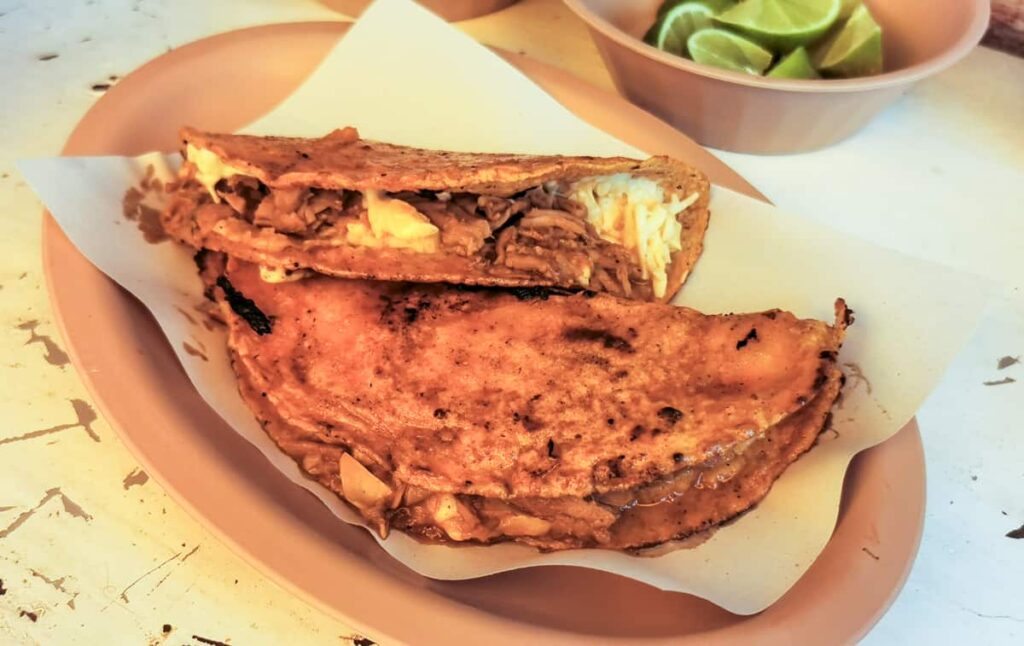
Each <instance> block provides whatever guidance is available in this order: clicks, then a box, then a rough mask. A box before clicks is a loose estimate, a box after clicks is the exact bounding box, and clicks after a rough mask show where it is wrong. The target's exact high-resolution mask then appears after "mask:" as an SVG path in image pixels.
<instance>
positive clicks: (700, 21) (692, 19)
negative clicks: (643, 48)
mask: <svg viewBox="0 0 1024 646" xmlns="http://www.w3.org/2000/svg"><path fill="white" fill-rule="evenodd" d="M713 15H714V12H713V11H712V10H711V8H710V7H708V6H707V5H706V4H704V3H703V2H694V1H691V2H682V3H679V4H677V5H675V6H674V7H672V8H670V9H669V10H668V11H666V12H665V14H664V15H663V16H661V18H659V19H658V21H657V22H656V23H654V25H653V26H652V27H651V29H650V30H649V31H648V32H647V35H646V36H644V41H645V42H647V44H649V45H654V46H655V47H657V48H658V49H660V50H661V51H663V52H668V53H670V54H676V55H677V56H686V41H687V39H689V38H690V35H691V34H693V33H694V32H695V31H698V30H700V29H704V28H706V27H710V26H711V17H712V16H713Z"/></svg>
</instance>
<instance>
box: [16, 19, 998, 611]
mask: <svg viewBox="0 0 1024 646" xmlns="http://www.w3.org/2000/svg"><path fill="white" fill-rule="evenodd" d="M339 88H344V92H339ZM182 125H186V124H182ZM188 125H196V126H200V127H201V126H202V124H188ZM345 125H354V126H357V127H358V128H359V131H360V133H361V134H362V136H364V137H367V138H373V139H380V140H385V141H391V142H395V143H401V144H407V145H413V146H422V147H430V148H442V149H451V150H466V151H493V152H500V151H506V152H523V153H553V154H596V155H619V154H624V155H630V156H643V155H644V153H643V152H642V151H638V150H636V149H634V148H632V147H630V146H628V145H626V144H624V143H623V142H621V141H618V140H616V139H615V138H613V137H611V136H609V135H607V134H606V133H604V132H601V131H599V130H597V129H595V128H593V127H592V126H590V125H588V124H586V123H584V122H583V121H581V120H579V119H578V118H577V117H575V116H574V115H573V114H571V113H570V112H568V111H567V110H566V109H565V108H563V107H562V106H561V105H560V104H559V103H557V102H556V101H555V100H554V99H552V98H551V97H550V96H548V95H547V94H546V93H544V92H543V91H542V90H541V89H540V88H538V87H537V86H536V85H534V84H533V83H532V82H531V81H530V80H529V79H527V78H526V77H525V76H523V75H522V74H521V73H520V72H519V71H518V70H516V69H514V68H513V67H511V66H510V65H508V64H507V63H505V62H504V61H503V60H501V59H500V58H499V57H498V56H496V55H495V54H493V53H492V52H490V51H489V50H488V49H486V48H485V47H482V46H480V45H478V44H477V43H475V42H474V41H472V40H471V39H470V38H469V37H467V36H465V35H464V34H462V33H461V32H459V31H458V30H456V29H454V28H453V27H451V26H449V25H447V24H445V23H444V22H443V21H441V20H439V19H437V18H436V17H434V16H433V15H432V14H430V13H428V12H427V11H425V10H423V9H422V8H420V7H419V6H418V5H416V4H415V3H412V2H410V1H409V0H379V1H378V2H376V3H375V4H374V5H373V6H372V7H371V8H370V9H368V10H367V11H366V12H365V13H364V14H363V16H362V18H361V19H360V21H359V22H358V23H357V24H356V26H355V27H353V28H352V29H351V31H349V33H348V34H347V35H346V36H345V37H344V38H343V39H342V40H341V41H340V43H339V44H338V45H337V46H336V47H335V49H334V50H333V51H332V52H331V53H330V54H329V55H328V56H327V58H326V59H325V60H324V61H323V63H322V64H321V66H320V67H319V68H318V69H317V71H316V72H315V73H314V74H313V75H312V76H311V77H310V78H309V79H308V80H307V81H306V82H305V84H304V85H303V86H302V87H300V88H299V89H298V90H297V91H296V92H295V93H294V94H293V95H292V96H291V97H289V98H288V99H287V100H286V101H285V102H284V103H282V104H281V105H280V106H278V107H277V108H276V109H275V110H274V111H273V112H272V113H271V114H269V115H266V116H265V117H263V118H261V119H260V120H258V121H257V122H256V123H253V124H251V125H250V126H248V127H247V128H246V129H245V132H250V133H259V134H281V135H299V136H320V135H322V134H325V133H326V132H329V131H330V130H332V129H334V128H335V127H339V126H345ZM176 157H177V156H176V155H173V156H172V155H162V154H159V153H153V154H150V155H144V156H142V157H139V158H134V159H131V158H123V157H79V158H69V157H63V158H51V159H37V160H26V161H22V162H20V163H19V166H20V168H21V170H22V172H23V174H24V175H25V177H26V179H27V180H28V182H29V183H30V184H31V186H32V187H33V188H34V189H35V191H36V193H37V194H38V195H39V196H40V198H41V199H42V200H43V202H44V203H45V204H46V206H47V208H48V209H49V210H50V212H51V213H52V214H53V216H54V218H56V220H57V221H58V222H59V224H60V226H61V227H62V228H63V230H64V232H65V233H66V234H67V235H68V237H69V238H70V239H71V240H72V242H74V244H75V245H76V246H77V247H78V249H79V250H80V251H81V252H82V253H83V254H85V256H86V257H88V258H89V260H90V261H92V262H93V264H95V265H96V266H97V267H98V268H100V269H101V270H102V271H103V272H104V273H106V274H107V275H108V276H110V277H111V278H112V279H113V280H115V281H117V282H118V283H120V284H121V285H122V286H123V287H125V288H126V289H128V290H129V291H131V292H132V293H133V294H134V295H135V296H136V297H137V298H138V299H139V300H141V301H142V302H143V303H144V304H145V305H146V306H147V307H148V308H149V309H150V310H151V311H152V312H153V314H154V315H155V317H156V319H157V321H158V322H159V324H160V326H161V328H162V329H163V331H164V332H165V334H166V335H167V338H168V339H169V340H170V342H171V345H172V346H173V348H174V350H175V351H176V353H177V355H178V358H179V359H180V360H181V363H182V365H183V366H184V367H185V370H186V372H187V373H188V376H189V378H190V379H191V380H192V382H193V383H194V384H195V386H196V388H197V389H198V391H199V392H200V394H201V395H202V396H203V398H204V399H205V400H206V401H207V402H208V403H209V404H210V405H211V406H212V407H213V408H214V409H215V410H216V411H217V412H218V413H219V414H220V415H221V416H222V417H223V418H224V419H225V420H226V421H227V422H228V423H229V424H230V425H231V426H232V427H233V428H234V429H235V430H236V431H237V432H239V433H240V434H242V435H243V436H244V437H245V438H246V439H247V440H249V441H250V442H252V443H253V444H254V445H256V446H257V447H258V448H259V449H260V450H261V451H262V452H263V453H264V455H266V457H267V459H268V460H270V461H271V462H272V463H273V464H274V465H275V466H276V467H277V468H278V469H280V471H281V472H282V473H284V474H285V475H286V476H287V477H288V478H290V479H291V480H292V481H294V482H295V483H296V484H298V485H300V486H302V487H305V488H307V489H309V490H310V491H312V492H313V493H314V494H315V495H317V496H318V497H319V498H320V499H321V500H322V501H323V502H324V504H325V505H327V506H328V507H329V508H330V509H331V510H332V511H333V512H334V513H335V514H336V515H337V516H338V517H339V518H341V519H343V520H344V521H346V522H349V523H353V524H362V523H361V522H360V519H359V518H358V516H356V514H354V513H353V512H352V511H351V510H350V509H349V508H348V507H346V506H345V504H344V503H342V502H340V501H339V500H338V498H337V497H336V496H335V495H334V494H333V493H331V492H330V491H328V490H326V489H324V488H323V487H320V486H319V485H317V484H315V483H313V482H311V481H310V480H308V479H306V478H305V477H304V476H303V475H302V473H301V472H300V471H299V469H298V467H297V466H296V465H295V463H294V462H292V460H291V459H290V458H288V457H286V456H284V455H283V454H282V453H280V452H279V451H278V450H277V448H276V446H275V445H274V444H273V443H272V442H271V441H270V439H269V438H268V437H267V436H266V435H264V433H263V432H262V430H261V429H260V428H259V426H258V425H257V424H256V422H255V420H254V419H253V416H252V414H251V413H250V412H249V410H248V408H246V406H245V405H244V403H243V402H242V400H241V398H240V397H239V396H238V393H237V391H236V389H235V377H234V374H233V373H232V371H231V368H230V366H229V365H228V361H227V355H226V351H225V349H224V344H225V339H224V334H223V332H222V331H221V330H219V329H214V330H209V329H206V328H205V327H203V326H202V325H199V324H198V323H197V322H196V321H195V320H190V317H189V316H186V315H185V314H183V313H188V312H193V307H194V306H195V305H196V304H197V303H199V302H200V301H201V298H202V297H201V291H202V289H201V286H200V283H199V280H198V278H197V277H196V275H195V267H194V265H193V263H192V261H191V252H190V251H188V250H186V249H184V248H181V247H179V246H177V245H174V244H171V243H162V244H158V245H152V244H148V243H146V242H145V241H144V240H143V238H142V235H141V233H140V232H139V230H138V229H137V228H136V227H135V226H134V224H133V223H131V222H129V221H127V220H125V219H124V217H123V216H122V213H121V211H122V205H121V200H122V197H123V195H124V193H125V191H126V190H127V188H128V187H130V186H132V185H135V184H137V183H138V181H139V180H140V179H141V178H142V176H143V174H144V169H145V168H146V166H147V165H149V164H153V165H154V166H155V167H156V168H157V176H158V177H161V178H164V179H169V178H170V177H172V175H173V168H174V167H175V166H176V164H177V161H176ZM765 163H771V160H770V159H766V160H765ZM808 190H814V187H808ZM870 191H871V187H870V186H865V187H864V208H865V209H870V208H871V199H872V198H871V193H870ZM711 208H712V220H711V226H710V229H709V231H708V235H707V240H706V250H705V252H704V255H703V257H702V258H701V259H700V261H699V262H698V264H697V267H696V270H695V271H694V273H693V275H692V277H691V278H690V280H689V282H688V283H687V284H686V286H685V287H684V289H683V292H682V295H681V297H680V298H679V299H678V302H679V303H681V304H686V305H688V306H691V307H695V308H697V309H700V310H702V311H704V312H707V313H721V312H734V311H735V312H741V311H758V310H762V309H769V308H774V307H779V308H782V309H787V310H790V311H793V312H794V313H796V314H797V315H799V316H803V317H815V318H820V319H824V320H828V321H831V319H832V304H833V301H834V300H835V298H836V297H838V296H842V297H844V298H846V299H847V301H848V303H849V304H850V305H851V307H853V308H854V310H856V317H857V321H856V324H855V325H854V326H853V327H852V328H851V330H850V333H849V337H848V341H847V343H846V345H845V347H844V349H843V353H842V356H841V357H840V360H841V362H843V363H846V364H849V365H848V374H849V375H850V380H849V382H848V384H847V387H846V396H845V398H844V402H843V405H842V407H841V408H840V409H837V410H836V411H835V422H834V427H835V430H836V431H837V433H838V435H837V436H836V435H834V434H826V435H824V436H823V437H822V440H821V442H820V444H819V446H817V447H816V448H815V449H814V450H812V451H811V452H810V453H808V454H807V455H806V456H805V457H803V458H802V459H800V460H799V461H798V462H797V463H795V464H794V465H793V466H792V467H791V468H790V469H789V470H788V471H786V473H785V474H784V475H783V477H782V478H781V479H780V480H779V481H778V482H777V483H776V484H775V487H774V488H773V489H772V491H771V493H770V495H769V496H768V497H767V498H766V499H765V500H764V501H763V502H762V503H761V504H760V505H758V506H757V507H756V508H755V509H754V510H752V511H751V512H750V513H748V514H746V515H745V516H744V517H742V518H741V519H740V520H739V521H738V522H735V523H733V524H731V525H729V526H727V527H725V528H722V529H721V530H719V531H718V532H716V533H715V534H714V535H713V536H712V537H711V538H710V540H708V541H706V542H705V543H703V544H701V545H700V546H698V547H696V548H693V549H681V550H676V551H673V552H669V553H667V554H664V555H662V556H658V557H653V558H641V557H635V556H630V555H626V554H620V553H615V552H606V551H599V550H578V551H568V552H558V553H553V554H538V553H537V552H536V551H534V550H532V549H529V548H525V547H520V546H515V545H497V546H491V547H459V548H450V547H445V546H430V545H422V544H419V543H417V542H416V541H414V540H412V539H410V538H409V537H407V536H405V535H403V534H401V533H393V534H392V535H391V536H390V537H389V538H388V539H387V540H385V541H379V542H380V543H381V546H382V547H383V549H385V550H387V551H388V553H390V554H391V555H392V556H393V557H395V558H396V559H398V560H399V561H401V562H402V563H404V564H405V565H407V566H408V567H410V568H412V569H413V570H415V571H417V572H419V573H421V574H423V575H426V576H429V577H434V578H439V579H465V578H472V577H478V576H483V575H486V574H490V573H494V572H501V571H505V570H510V569H515V568H522V567H532V566H538V565H546V564H560V565H577V566H582V567H589V568H595V569H600V570H606V571H609V572H615V573H618V574H622V575H625V576H628V577H632V578H634V579H638V580H640V581H644V582H647V583H649V584H651V585H655V586H658V587H660V588H663V589H666V590H675V591H681V592H688V593H692V594H695V595H698V596H701V597H704V598H706V599H708V600H710V601H712V602H714V603H716V604H718V605H721V606H723V607H724V608H726V609H728V610H730V611H732V612H736V613H741V614H749V613H754V612H758V611H760V610H762V609H764V608H766V607H767V606H769V605H770V604H771V603H773V602H774V601H775V600H776V599H778V598H779V597H780V596H782V594H784V593H785V592H786V590H788V589H789V588H790V587H791V586H792V585H793V584H794V583H795V582H796V581H797V580H798V579H799V578H800V576H801V575H802V574H803V573H804V572H805V571H806V570H807V568H808V567H810V565H811V563H813V561H814V559H815V558H816V557H817V555H818V554H819V553H820V552H821V550H822V549H823V548H824V546H825V544H826V543H827V542H828V539H829V537H830V535H831V533H832V529H833V527H834V525H835V521H836V516H837V513H838V507H839V497H840V493H841V489H842V483H843V476H844V473H845V471H846V467H847V465H848V463H849V461H850V458H852V457H853V456H854V455H855V454H856V453H857V452H859V451H860V450H862V449H864V448H867V447H869V446H872V445H875V444H877V443H879V442H882V441H883V440H885V439H886V438H888V437H890V436H891V435H892V434H893V433H895V432H896V431H897V430H899V429H900V428H901V427H902V426H903V425H904V424H905V423H906V422H907V421H909V420H910V418H911V417H912V416H913V415H914V412H915V411H916V410H917V408H918V407H919V406H920V405H921V403H922V401H923V400H924V398H925V397H926V396H927V394H928V393H929V391H930V390H931V389H932V388H933V387H934V386H935V384H936V383H937V381H938V380H939V378H940V377H941V375H942V373H943V371H944V370H945V367H946V365H947V364H948V363H949V362H950V360H951V359H952V357H953V356H954V355H955V353H956V352H957V350H958V349H959V347H960V346H961V344H962V343H963V342H964V341H965V340H966V338H967V336H968V334H969V333H970V332H971V331H972V329H973V327H974V325H975V323H976V321H977V320H978V319H979V317H980V315H981V312H982V309H983V308H984V305H985V302H986V301H987V298H988V287H987V285H985V284H984V283H982V282H981V281H979V280H978V279H976V278H974V277H971V276H967V275H964V274H960V273H957V272H955V271H952V270H950V269H947V268H944V267H941V266H938V265H934V264H929V263H926V262H923V261H918V260H914V259H911V258H908V257H905V256H901V255H899V254H897V253H895V252H891V251H888V250H885V249H882V248H879V247H875V246H872V245H870V244H867V243H865V242H862V241H859V240H857V239H853V238H849V237H846V236H844V235H842V234H839V233H837V232H835V231H832V230H830V229H827V228H824V227H822V226H820V225H818V224H814V223H812V222H811V221H810V220H806V219H803V218H800V217H797V216H794V215H791V214H785V213H781V212H779V211H778V210H776V209H774V208H772V207H770V206H768V205H765V204H763V203H760V202H757V201H755V200H752V199H749V198H747V197H744V196H742V195H740V194H738V193H735V192H732V191H729V190H726V189H722V188H718V187H716V188H715V189H714V191H713V195H712V202H711ZM191 318H192V319H195V318H196V317H195V316H192V317H191ZM186 348H189V349H186ZM197 350H198V352H197ZM199 355H203V356H199ZM204 357H205V358H204ZM667 360H669V361H670V360H671V359H667ZM860 375H863V376H864V377H866V379H867V380H865V379H862V378H861V377H860Z"/></svg>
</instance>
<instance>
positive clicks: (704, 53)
mask: <svg viewBox="0 0 1024 646" xmlns="http://www.w3.org/2000/svg"><path fill="white" fill-rule="evenodd" d="M687 49H689V51H690V56H691V57H692V58H693V60H694V61H696V62H698V63H701V64H703V65H713V66H715V67H721V68H722V69H727V70H733V71H735V72H746V73H747V74H753V75H761V74H764V71H765V70H766V69H768V66H769V65H771V64H772V53H771V52H769V51H768V50H766V49H764V48H763V47H760V46H759V45H758V44H757V43H753V42H751V41H749V40H747V39H746V38H744V37H742V36H737V35H736V34H734V33H732V32H731V31H726V30H724V29H715V28H710V29H701V30H700V31H698V32H695V33H694V34H693V35H692V36H690V40H689V41H687Z"/></svg>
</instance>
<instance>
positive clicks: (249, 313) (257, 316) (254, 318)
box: [217, 276, 274, 336]
mask: <svg viewBox="0 0 1024 646" xmlns="http://www.w3.org/2000/svg"><path fill="white" fill-rule="evenodd" d="M217 287H220V288H221V289H222V290H224V297H225V298H226V299H227V302H228V305H229V306H231V311H233V312H234V313H235V314H237V315H239V316H240V317H242V319H243V320H245V322H246V323H248V324H249V327H250V328H252V331H253V332H255V333H256V334H258V335H260V336H263V335H264V334H270V333H271V332H272V331H273V326H274V322H273V320H272V319H271V318H270V317H268V316H267V315H266V314H264V313H263V311H262V310H260V308H259V307H257V306H256V303H254V302H253V301H252V300H251V299H249V298H246V297H245V295H244V294H242V292H240V291H238V290H237V289H235V288H234V286H232V284H231V282H230V281H229V280H228V279H227V278H226V277H225V276H221V277H219V278H218V279H217Z"/></svg>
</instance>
